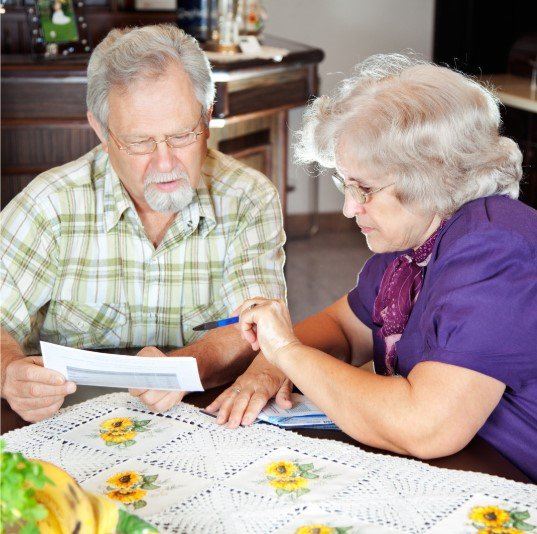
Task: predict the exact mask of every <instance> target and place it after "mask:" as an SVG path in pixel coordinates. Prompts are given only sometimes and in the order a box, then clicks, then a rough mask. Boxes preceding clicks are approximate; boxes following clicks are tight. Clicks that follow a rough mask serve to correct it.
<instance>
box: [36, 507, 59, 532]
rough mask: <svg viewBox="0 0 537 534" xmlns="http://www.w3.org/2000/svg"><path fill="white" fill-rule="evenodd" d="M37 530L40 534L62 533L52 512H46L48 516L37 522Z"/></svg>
mask: <svg viewBox="0 0 537 534" xmlns="http://www.w3.org/2000/svg"><path fill="white" fill-rule="evenodd" d="M47 510H48V508H47ZM37 528H38V530H39V532H40V534H61V532H62V529H61V527H60V523H59V522H58V519H57V518H56V516H55V515H54V513H53V512H52V510H48V515H47V517H45V519H41V520H39V521H38V522H37Z"/></svg>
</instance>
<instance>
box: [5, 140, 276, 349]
mask: <svg viewBox="0 0 537 534" xmlns="http://www.w3.org/2000/svg"><path fill="white" fill-rule="evenodd" d="M0 222H1V226H2V229H1V231H2V238H1V248H0V254H1V261H2V264H1V272H0V283H1V288H0V292H1V317H2V327H3V328H5V329H6V330H7V331H8V332H9V333H10V334H12V335H13V336H14V337H15V339H17V340H18V341H19V342H20V343H22V345H23V348H24V350H25V352H26V353H27V354H36V353H39V352H40V351H39V346H38V344H37V341H38V340H39V339H42V340H44V341H50V342H52V343H58V344H61V345H66V346H71V347H79V348H84V347H85V348H111V347H142V346H147V345H156V346H183V345H186V344H188V343H191V342H192V341H195V340H196V339H198V338H199V337H200V336H201V335H203V333H195V332H193V331H192V327H193V326H195V325H196V324H199V323H203V322H205V321H210V320H214V319H217V318H223V317H227V316H228V315H229V314H230V313H231V312H232V311H233V310H234V309H235V308H236V307H238V306H239V305H240V304H242V302H243V301H244V300H245V299H247V298H250V297H254V296H258V295H260V296H265V297H273V298H274V297H279V298H285V280H284V276H283V263H284V253H283V248H282V247H283V244H284V241H285V235H284V232H283V228H282V214H281V208H280V203H279V199H278V194H277V192H276V189H275V188H274V186H273V185H272V184H271V183H270V181H269V180H268V179H267V178H266V177H264V176H263V175H262V174H260V173H259V172H257V171H255V170H253V169H250V168H248V167H246V166H244V165H243V164H241V163H239V162H238V161H236V160H234V159H233V158H231V157H229V156H226V155H224V154H221V153H220V152H216V151H214V150H209V152H208V155H207V159H206V161H205V163H204V166H203V169H202V180H201V182H200V185H199V187H198V189H197V195H196V197H195V200H194V201H193V202H192V203H191V204H190V205H189V206H188V207H186V208H185V209H184V210H183V211H182V212H180V213H178V214H177V215H176V217H175V221H174V222H173V224H172V225H171V227H170V228H169V229H168V231H167V233H166V235H165V236H164V239H163V240H162V242H161V243H160V244H159V246H158V248H157V249H156V250H155V247H154V246H153V244H152V243H151V242H150V240H149V239H148V238H147V236H146V235H145V233H144V230H143V227H142V224H141V221H140V218H139V217H138V214H137V212H136V210H135V208H134V205H133V202H132V200H131V198H130V197H129V195H128V194H127V192H126V191H125V189H124V187H123V185H122V184H121V182H120V180H119V178H118V177H117V175H116V173H115V172H114V171H113V169H112V167H111V165H110V164H109V162H108V156H107V155H106V154H105V153H104V152H103V151H102V149H101V148H100V147H97V148H95V149H94V150H92V151H91V152H89V153H88V154H86V155H85V156H82V157H81V158H80V159H78V160H76V161H73V162H70V163H68V164H66V165H63V166H61V167H57V168H55V169H52V170H50V171H47V172H45V173H43V174H41V175H40V176H38V177H37V178H35V179H34V180H33V181H32V182H31V183H30V185H29V186H28V187H27V188H26V189H25V190H24V191H23V192H22V193H20V194H19V195H18V196H17V197H16V198H15V199H13V201H12V202H10V203H9V205H8V206H7V207H6V208H5V209H4V210H3V211H2V213H1V221H0Z"/></svg>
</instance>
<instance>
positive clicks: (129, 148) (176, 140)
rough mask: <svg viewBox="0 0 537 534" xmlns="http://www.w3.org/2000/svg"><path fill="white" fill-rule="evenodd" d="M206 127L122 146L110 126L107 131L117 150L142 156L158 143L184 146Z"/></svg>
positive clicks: (194, 139) (152, 150) (196, 138)
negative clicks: (158, 139) (161, 138)
mask: <svg viewBox="0 0 537 534" xmlns="http://www.w3.org/2000/svg"><path fill="white" fill-rule="evenodd" d="M202 117H203V112H202V114H201V116H200V118H199V120H198V122H197V123H196V126H194V130H195V129H196V128H197V127H198V125H199V123H200V122H201V118H202ZM205 130H207V128H203V130H201V132H194V131H192V132H185V133H182V134H177V135H167V136H166V137H165V138H164V139H163V140H162V141H155V139H153V138H152V137H150V138H149V139H144V140H143V141H138V142H136V143H129V144H128V145H125V146H123V145H122V144H121V143H120V142H119V140H118V138H117V137H116V136H115V135H114V134H113V133H112V131H111V130H110V128H108V133H109V134H110V137H111V138H112V139H113V140H114V142H115V143H116V145H117V147H118V148H119V150H124V151H125V152H126V153H127V154H129V155H130V156H144V155H146V154H152V153H153V152H154V151H155V149H156V148H157V145H158V144H159V143H166V144H167V145H168V146H169V147H170V148H184V147H185V146H188V145H191V144H193V143H195V142H196V141H197V140H198V137H199V136H200V135H201V134H202V133H203V132H205Z"/></svg>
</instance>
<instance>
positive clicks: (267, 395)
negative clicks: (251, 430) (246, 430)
mask: <svg viewBox="0 0 537 534" xmlns="http://www.w3.org/2000/svg"><path fill="white" fill-rule="evenodd" d="M292 389H293V384H292V383H291V381H290V380H289V379H287V377H286V376H285V375H284V374H283V373H282V372H281V371H280V370H279V369H277V368H276V367H275V366H273V365H271V364H270V363H268V362H267V360H266V359H265V358H264V356H263V355H262V354H259V355H258V356H257V357H256V358H255V360H254V361H253V362H252V364H251V365H250V367H249V368H248V369H247V370H246V371H245V372H244V374H242V375H241V376H239V378H237V380H235V383H234V384H233V385H232V386H231V387H229V388H227V389H226V390H225V391H224V392H223V393H221V394H220V395H219V396H218V397H217V398H216V399H215V400H214V401H213V402H212V403H211V404H210V405H209V406H207V411H209V412H216V411H218V416H217V418H216V422H217V424H219V425H222V424H224V423H226V422H227V426H228V428H237V427H238V426H239V425H241V424H242V425H251V424H252V423H253V422H254V421H255V420H256V418H257V416H258V415H259V412H260V411H261V410H262V409H263V408H264V407H265V405H266V404H267V402H268V401H269V400H270V399H271V398H272V397H275V398H276V403H277V404H278V406H280V408H283V409H289V408H291V407H292V405H293V403H292V401H291V391H292Z"/></svg>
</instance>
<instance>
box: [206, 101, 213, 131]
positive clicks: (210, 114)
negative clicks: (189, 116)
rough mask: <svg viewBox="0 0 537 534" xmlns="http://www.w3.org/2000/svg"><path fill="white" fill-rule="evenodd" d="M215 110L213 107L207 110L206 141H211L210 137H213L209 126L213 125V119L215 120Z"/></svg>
mask: <svg viewBox="0 0 537 534" xmlns="http://www.w3.org/2000/svg"><path fill="white" fill-rule="evenodd" d="M213 109H214V106H211V107H210V108H209V109H208V110H207V131H206V135H207V137H206V139H209V137H211V130H210V129H209V124H210V123H211V119H212V118H213Z"/></svg>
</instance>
